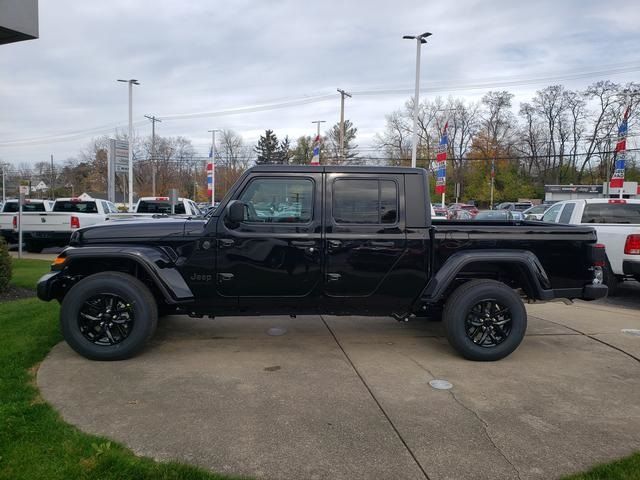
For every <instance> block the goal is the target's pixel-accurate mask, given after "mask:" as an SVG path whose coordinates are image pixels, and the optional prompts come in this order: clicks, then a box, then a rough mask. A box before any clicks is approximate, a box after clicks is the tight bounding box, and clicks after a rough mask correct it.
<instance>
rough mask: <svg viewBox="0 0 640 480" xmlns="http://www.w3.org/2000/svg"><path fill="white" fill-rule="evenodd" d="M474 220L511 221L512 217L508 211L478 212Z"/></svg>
mask: <svg viewBox="0 0 640 480" xmlns="http://www.w3.org/2000/svg"><path fill="white" fill-rule="evenodd" d="M474 220H499V221H510V220H513V215H512V213H511V212H510V211H509V210H480V211H479V212H478V214H477V215H476V216H475V218H474Z"/></svg>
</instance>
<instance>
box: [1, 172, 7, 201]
mask: <svg viewBox="0 0 640 480" xmlns="http://www.w3.org/2000/svg"><path fill="white" fill-rule="evenodd" d="M1 165H2V204H3V205H4V204H5V203H7V189H6V187H5V182H4V177H5V168H6V166H7V164H6V163H2V164H1Z"/></svg>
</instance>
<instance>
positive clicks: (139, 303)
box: [60, 272, 158, 360]
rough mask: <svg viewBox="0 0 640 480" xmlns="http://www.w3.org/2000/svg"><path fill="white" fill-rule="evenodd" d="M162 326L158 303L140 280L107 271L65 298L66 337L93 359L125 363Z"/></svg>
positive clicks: (85, 281) (63, 324) (62, 313)
mask: <svg viewBox="0 0 640 480" xmlns="http://www.w3.org/2000/svg"><path fill="white" fill-rule="evenodd" d="M157 323H158V309H157V306H156V300H155V298H154V297H153V295H152V294H151V292H150V291H149V289H148V288H147V287H146V286H145V285H144V284H143V283H142V282H141V281H140V280H138V279H137V278H135V277H132V276H131V275H127V274H124V273H119V272H104V273H97V274H95V275H91V276H89V277H87V278H85V279H83V280H81V281H79V282H78V283H77V284H76V285H75V286H74V287H73V288H72V289H71V290H70V291H69V293H68V294H67V295H66V296H65V297H64V300H63V302H62V309H61V310H60V327H61V329H62V335H63V336H64V339H65V340H66V341H67V343H68V344H69V346H70V347H71V348H73V349H74V350H75V351H76V352H78V353H79V354H80V355H82V356H84V357H86V358H89V359H91V360H123V359H126V358H130V357H132V356H133V355H135V354H136V353H138V352H139V351H140V350H141V349H142V348H143V347H144V345H145V343H146V342H147V341H148V340H149V339H150V338H151V336H152V335H153V333H154V332H155V330H156V326H157Z"/></svg>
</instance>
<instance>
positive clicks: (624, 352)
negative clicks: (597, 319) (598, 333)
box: [545, 318, 640, 363]
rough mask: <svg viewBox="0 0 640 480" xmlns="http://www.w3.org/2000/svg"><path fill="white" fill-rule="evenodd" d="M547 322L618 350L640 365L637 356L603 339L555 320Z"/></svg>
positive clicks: (639, 359)
mask: <svg viewBox="0 0 640 480" xmlns="http://www.w3.org/2000/svg"><path fill="white" fill-rule="evenodd" d="M545 320H546V321H547V322H550V323H553V324H555V325H559V326H561V327H564V328H568V329H569V330H571V331H572V332H576V333H577V334H578V335H582V336H583V337H587V338H590V339H591V340H595V341H596V342H598V343H601V344H603V345H606V346H607V347H609V348H612V349H614V350H617V351H618V352H620V353H622V354H624V355H626V356H627V357H630V358H632V359H633V360H635V361H636V362H638V363H640V358H639V357H636V356H635V355H633V354H632V353H629V352H627V351H626V350H623V349H622V348H620V347H616V346H615V345H611V344H610V343H608V342H605V341H604V340H602V339H600V338H598V337H594V336H593V335H589V334H588V333H584V332H581V331H580V330H576V329H575V328H571V327H567V326H566V325H563V324H561V323H558V322H554V321H553V320H548V319H546V318H545Z"/></svg>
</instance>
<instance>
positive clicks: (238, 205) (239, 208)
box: [226, 200, 247, 224]
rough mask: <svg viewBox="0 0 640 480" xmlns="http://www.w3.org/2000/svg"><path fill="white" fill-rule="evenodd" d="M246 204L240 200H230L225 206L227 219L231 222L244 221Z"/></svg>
mask: <svg viewBox="0 0 640 480" xmlns="http://www.w3.org/2000/svg"><path fill="white" fill-rule="evenodd" d="M246 208H247V205H246V204H245V203H244V202H241V201H240V200H232V201H230V202H229V205H228V206H227V215H226V217H227V220H229V222H231V223H233V224H238V223H241V222H243V221H244V212H245V210H246Z"/></svg>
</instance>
